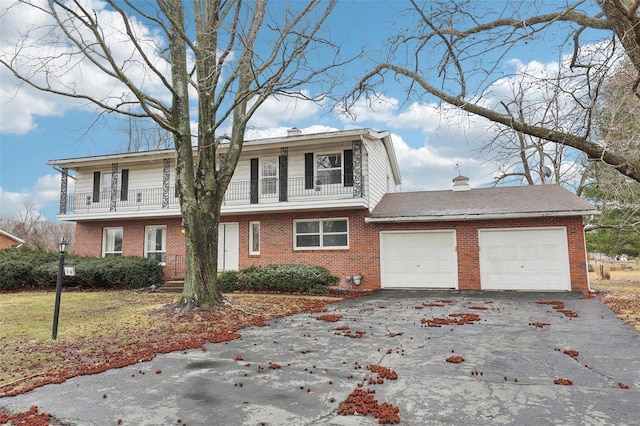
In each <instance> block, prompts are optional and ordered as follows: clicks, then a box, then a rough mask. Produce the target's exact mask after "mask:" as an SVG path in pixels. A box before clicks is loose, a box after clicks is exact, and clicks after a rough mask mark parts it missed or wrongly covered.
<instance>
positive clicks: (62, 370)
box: [0, 291, 335, 398]
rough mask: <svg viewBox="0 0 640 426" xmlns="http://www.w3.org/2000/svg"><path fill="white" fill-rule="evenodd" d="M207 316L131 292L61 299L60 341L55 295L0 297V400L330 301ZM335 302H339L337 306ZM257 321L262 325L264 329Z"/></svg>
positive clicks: (241, 298) (263, 302)
mask: <svg viewBox="0 0 640 426" xmlns="http://www.w3.org/2000/svg"><path fill="white" fill-rule="evenodd" d="M230 297H231V298H232V299H233V303H232V306H227V307H217V308H214V309H211V310H210V311H208V312H204V311H199V310H195V311H191V312H189V313H188V314H186V315H181V314H180V311H179V310H169V309H160V308H163V307H168V306H169V305H171V304H172V303H173V302H175V300H176V295H171V294H158V293H141V294H136V293H134V292H131V291H108V292H107V291H102V292H63V293H62V299H61V306H60V318H59V324H58V339H57V340H56V341H54V340H52V338H51V331H52V324H53V310H54V303H55V293H53V292H48V293H47V292H22V293H13V294H12V293H4V294H1V295H0V398H1V397H3V396H7V395H16V394H19V393H22V392H26V391H28V390H30V389H33V388H34V387H38V386H42V385H45V384H48V383H55V382H60V381H64V380H66V379H68V378H70V377H74V376H77V375H81V374H93V373H97V372H100V371H105V370H108V369H110V368H116V367H122V366H124V365H130V364H132V363H136V362H138V361H139V360H141V359H151V358H153V357H154V356H155V355H156V354H158V353H166V352H171V351H176V350H185V349H189V348H198V347H201V346H202V345H203V344H204V343H207V342H216V341H225V340H229V339H234V338H237V337H239V336H238V334H236V333H235V332H236V331H237V330H239V329H241V328H244V327H246V326H249V325H252V324H256V321H258V320H260V321H268V320H269V319H272V318H274V317H278V316H283V315H290V314H293V313H297V312H301V311H305V310H314V309H322V308H323V306H324V304H326V303H327V302H328V299H327V298H324V299H321V298H319V297H301V296H276V295H273V296H272V295H255V294H233V295H231V296H230ZM333 300H335V299H333ZM260 321H258V322H260Z"/></svg>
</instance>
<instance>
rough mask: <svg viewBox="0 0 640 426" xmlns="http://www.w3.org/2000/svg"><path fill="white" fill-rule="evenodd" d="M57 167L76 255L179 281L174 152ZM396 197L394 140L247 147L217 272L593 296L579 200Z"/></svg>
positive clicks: (543, 190)
mask: <svg viewBox="0 0 640 426" xmlns="http://www.w3.org/2000/svg"><path fill="white" fill-rule="evenodd" d="M223 149H224V148H223ZM49 164H50V165H52V166H54V167H57V168H60V169H61V171H62V183H61V196H60V214H59V215H58V219H60V220H70V221H75V222H76V223H77V225H76V246H75V252H76V254H82V255H92V256H121V255H137V256H147V257H153V258H155V259H158V261H159V262H160V263H161V264H163V265H164V268H165V276H166V277H167V278H168V279H170V278H172V277H174V276H179V275H181V274H182V273H183V268H184V253H185V243H184V236H183V234H182V224H181V217H180V209H179V203H178V198H177V196H176V191H175V185H174V180H175V152H174V151H173V150H162V151H149V152H136V153H126V154H116V155H104V156H98V157H84V158H73V159H66V160H52V161H49ZM71 171H73V172H74V175H75V176H73V177H74V178H75V180H76V182H75V193H73V194H68V193H67V183H68V177H69V176H70V175H71V173H70V172H71ZM399 184H400V172H399V170H398V165H397V161H396V157H395V152H394V150H393V144H392V141H391V137H390V135H389V133H388V132H376V131H373V130H370V129H357V130H345V131H338V132H328V133H321V134H301V133H300V131H299V130H297V129H291V130H290V131H289V132H288V135H287V136H285V137H278V138H270V139H261V140H252V141H246V142H245V144H244V148H243V153H242V157H241V159H240V161H239V163H238V167H237V168H236V171H235V174H234V177H233V179H232V181H231V183H230V185H229V188H228V189H227V192H226V194H225V201H224V204H223V206H222V217H221V224H220V227H219V234H220V238H219V247H218V249H219V250H218V251H219V255H218V256H219V257H218V266H219V269H220V270H236V269H243V268H246V267H248V266H251V265H269V264H277V263H300V264H311V265H322V266H325V267H327V268H328V269H329V270H330V271H331V272H332V273H333V274H335V275H337V276H339V277H340V278H341V283H340V284H341V285H342V286H356V285H359V287H360V288H381V287H382V288H417V287H419V288H454V289H477V290H480V289H517V290H579V291H583V292H586V291H588V279H587V265H586V252H585V241H584V231H583V227H582V216H583V215H587V214H596V213H597V211H596V210H595V209H594V208H593V206H591V205H590V204H588V203H586V202H584V201H583V200H581V199H580V198H579V197H577V196H575V195H573V194H571V193H570V192H568V191H566V190H564V189H562V188H561V187H558V186H555V185H543V186H527V187H511V188H488V189H469V185H468V180H467V179H466V178H464V177H458V178H456V179H454V190H453V191H426V192H413V193H396V192H395V191H396V187H397V185H399ZM357 276H361V277H362V280H361V282H359V283H358V281H359V280H358V279H355V277H357Z"/></svg>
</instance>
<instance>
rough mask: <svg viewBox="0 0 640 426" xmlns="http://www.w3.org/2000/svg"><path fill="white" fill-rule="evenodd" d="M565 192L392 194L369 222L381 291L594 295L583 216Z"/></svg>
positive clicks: (581, 204)
mask: <svg viewBox="0 0 640 426" xmlns="http://www.w3.org/2000/svg"><path fill="white" fill-rule="evenodd" d="M598 213H599V212H598V211H597V210H596V209H595V208H594V207H593V206H592V205H591V204H589V203H588V202H586V201H584V200H582V199H581V198H580V197H578V196H576V195H575V194H572V193H571V192H569V191H567V190H566V189H564V188H562V187H561V186H559V185H528V186H519V187H496V188H477V189H471V188H469V185H468V179H466V178H464V177H462V176H458V177H457V178H456V179H454V186H453V190H449V191H419V192H404V193H402V192H400V193H388V194H385V195H384V196H383V197H382V200H381V201H380V202H379V203H378V205H377V206H376V207H375V208H374V209H373V211H371V212H370V213H369V215H368V216H367V217H366V218H365V223H368V224H370V225H372V226H373V227H374V229H375V230H377V231H378V232H379V236H380V287H382V288H452V289H458V290H516V291H518V290H519V291H581V292H584V293H588V292H589V281H588V271H587V259H586V248H585V237H584V225H583V220H582V218H583V216H586V215H593V214H598Z"/></svg>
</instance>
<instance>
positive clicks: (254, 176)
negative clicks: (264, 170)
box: [249, 158, 258, 204]
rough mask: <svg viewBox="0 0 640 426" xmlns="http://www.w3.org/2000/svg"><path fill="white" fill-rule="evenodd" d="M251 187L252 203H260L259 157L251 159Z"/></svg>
mask: <svg viewBox="0 0 640 426" xmlns="http://www.w3.org/2000/svg"><path fill="white" fill-rule="evenodd" d="M250 179H251V187H250V195H249V198H250V201H249V202H250V203H251V204H258V159H257V158H252V159H251V177H250Z"/></svg>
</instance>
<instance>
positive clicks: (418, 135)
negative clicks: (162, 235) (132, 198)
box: [0, 0, 558, 220]
mask: <svg viewBox="0 0 640 426" xmlns="http://www.w3.org/2000/svg"><path fill="white" fill-rule="evenodd" d="M7 4H8V2H0V9H1V8H4V7H6V5H7ZM480 4H482V2H480ZM487 4H489V3H487ZM494 4H495V3H494ZM409 6H410V5H409V3H408V2H405V1H398V0H396V1H384V0H379V1H378V0H369V1H365V0H356V1H352V0H341V1H340V2H339V4H338V6H337V8H336V10H335V11H334V12H333V16H332V17H331V18H330V20H329V23H328V25H329V31H330V34H331V38H332V39H333V40H334V41H336V42H338V43H339V44H341V45H342V46H343V50H344V51H345V53H347V54H348V53H349V52H357V51H359V50H360V49H361V48H362V49H364V51H365V52H366V55H365V57H363V59H362V60H359V61H357V62H354V63H353V64H350V65H349V67H348V70H347V76H348V78H347V81H345V86H344V87H345V88H348V87H349V83H352V82H353V81H355V80H356V79H357V78H358V77H359V76H361V75H362V74H364V73H365V72H366V71H368V70H369V69H370V67H371V65H372V64H373V63H374V61H375V60H376V59H378V58H382V57H384V56H386V53H387V52H386V51H385V49H386V45H385V40H386V39H387V37H389V36H390V35H391V34H392V33H393V32H394V31H397V30H398V29H399V28H402V27H404V26H407V25H409V21H408V18H407V15H406V14H405V13H404V12H403V11H405V10H406V9H407V8H408V7H409ZM2 15H4V14H0V28H2V30H0V31H2V33H1V37H0V41H1V42H2V43H0V44H1V45H2V46H1V47H2V48H5V49H6V48H8V47H9V45H10V41H11V34H10V28H9V27H10V23H9V22H8V21H7V19H8V18H7V17H6V16H5V17H2ZM14 19H15V18H14ZM21 19H24V20H28V19H29V16H28V15H25V16H23V17H22V18H21ZM551 55H552V53H550V52H549V51H548V50H547V49H544V45H537V46H530V47H529V48H527V50H520V51H513V52H511V53H510V55H509V56H508V57H505V58H503V59H502V62H501V63H500V64H499V66H498V69H504V70H513V69H514V68H516V67H517V66H518V64H520V65H523V64H525V65H526V64H528V63H529V62H530V61H532V60H534V59H536V60H537V61H538V62H540V63H541V64H542V66H545V64H549V63H551V64H553V63H554V61H556V60H557V59H558V58H557V56H558V55H557V53H556V54H555V55H556V57H555V58H554V57H553V56H551ZM349 78H351V79H352V81H349V80H348V79H349ZM0 94H1V95H2V96H1V98H0V217H2V218H11V217H13V216H14V215H15V214H16V213H17V212H19V211H20V210H21V209H23V208H24V203H25V202H28V203H31V204H32V205H33V206H34V207H35V208H36V209H37V210H38V211H39V212H41V213H42V214H43V215H44V217H45V218H46V219H47V220H55V214H56V213H57V208H58V197H59V181H60V178H59V173H58V172H56V171H54V170H53V169H52V168H51V167H49V166H47V164H46V163H47V161H48V160H51V159H61V158H72V157H81V156H88V155H99V154H110V153H115V152H121V151H122V150H123V149H124V147H125V146H126V135H125V134H124V132H121V131H120V130H119V129H121V128H122V127H124V126H125V124H124V123H123V122H120V121H118V120H116V118H115V117H112V116H107V117H102V118H98V116H97V114H96V113H95V112H92V111H89V110H88V109H87V108H82V107H79V106H78V105H77V104H74V103H71V102H69V101H68V100H65V99H61V98H55V97H53V96H50V95H43V94H41V93H37V92H35V91H33V90H30V89H27V88H25V87H24V86H22V87H20V86H18V85H17V82H16V80H15V79H14V78H13V77H12V76H10V75H9V74H8V73H7V71H6V70H5V69H1V70H0ZM380 94H381V95H382V96H383V99H385V100H386V102H382V103H379V104H378V105H376V108H375V110H369V109H368V108H366V106H365V105H364V104H361V105H358V106H357V108H356V111H357V113H358V114H357V118H356V119H355V120H351V119H347V118H345V117H339V116H337V115H336V114H334V113H331V112H327V111H323V110H321V109H318V108H317V107H316V106H315V105H304V104H300V103H298V104H296V105H295V108H294V107H293V106H292V105H291V101H282V102H271V103H268V104H267V105H265V107H264V108H263V109H262V110H259V111H258V114H257V115H256V116H255V118H254V120H253V121H252V123H251V124H252V128H251V129H250V130H249V132H248V136H249V138H250V139H252V138H255V137H269V136H281V135H284V134H286V129H287V128H290V127H293V126H295V127H298V128H300V129H302V131H303V132H304V133H315V132H318V131H323V130H342V129H347V128H359V127H371V128H373V129H375V130H389V131H390V132H391V134H392V138H393V139H394V144H395V148H396V154H397V156H398V162H399V165H400V170H401V174H402V177H403V186H402V188H403V189H404V190H407V189H448V188H450V187H451V180H452V179H453V177H455V176H456V175H457V173H458V172H457V168H456V165H458V167H459V169H460V171H461V173H462V174H464V175H466V176H469V177H470V178H471V185H472V187H477V186H481V185H487V184H490V183H491V182H492V181H493V167H492V164H491V163H489V162H488V161H486V160H483V159H482V158H479V156H478V153H477V152H476V149H477V148H479V146H480V145H482V143H483V142H484V141H486V140H488V139H490V133H489V131H488V129H489V125H488V123H487V122H486V121H484V120H483V119H480V118H477V117H472V116H468V115H466V114H460V113H458V112H455V111H451V110H447V111H445V113H444V114H442V111H441V110H440V109H439V105H438V104H437V103H434V102H433V100H429V99H408V100H407V99H406V95H405V92H404V90H403V87H402V85H389V86H387V87H385V88H383V89H381V92H380Z"/></svg>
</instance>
